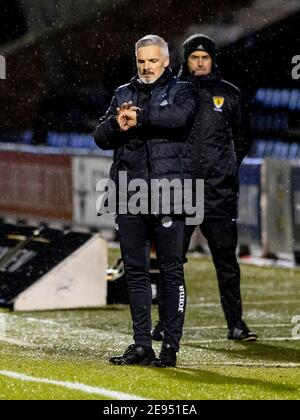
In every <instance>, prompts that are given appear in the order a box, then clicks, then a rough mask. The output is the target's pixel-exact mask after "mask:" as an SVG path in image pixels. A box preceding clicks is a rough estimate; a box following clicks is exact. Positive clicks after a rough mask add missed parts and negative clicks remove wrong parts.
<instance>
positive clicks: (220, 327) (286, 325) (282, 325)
mask: <svg viewBox="0 0 300 420" xmlns="http://www.w3.org/2000/svg"><path fill="white" fill-rule="evenodd" d="M251 327H253V328H269V327H272V328H274V327H275V328H280V327H292V324H251ZM184 329H185V330H221V329H227V327H226V326H225V325H208V326H204V327H184Z"/></svg>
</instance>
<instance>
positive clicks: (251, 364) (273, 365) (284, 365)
mask: <svg viewBox="0 0 300 420" xmlns="http://www.w3.org/2000/svg"><path fill="white" fill-rule="evenodd" d="M201 366H210V367H212V364H211V363H207V362H204V363H199V364H194V365H193V364H186V365H180V366H177V368H176V369H175V370H178V371H179V372H180V371H182V369H187V368H195V367H197V368H198V367H201ZM217 366H236V367H258V368H259V367H260V368H298V367H300V363H288V362H287V363H276V362H274V363H270V362H267V363H265V362H264V363H261V362H249V363H248V362H246V363H242V362H223V363H222V362H220V363H215V364H214V365H213V367H217ZM185 373H187V374H190V375H197V372H195V373H194V372H185Z"/></svg>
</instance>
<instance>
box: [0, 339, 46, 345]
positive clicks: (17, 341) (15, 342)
mask: <svg viewBox="0 0 300 420" xmlns="http://www.w3.org/2000/svg"><path fill="white" fill-rule="evenodd" d="M0 341H3V342H5V343H8V344H15V345H16V346H21V347H32V348H36V347H42V346H37V345H36V344H33V343H27V342H25V341H21V340H16V339H15V338H7V337H0Z"/></svg>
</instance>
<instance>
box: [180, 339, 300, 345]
mask: <svg viewBox="0 0 300 420" xmlns="http://www.w3.org/2000/svg"><path fill="white" fill-rule="evenodd" d="M264 341H300V340H299V339H297V338H293V337H269V338H261V339H260V338H259V339H258V340H257V341H256V342H257V343H263V342H264ZM225 342H226V343H230V342H231V343H233V342H234V343H240V344H245V343H252V344H253V343H255V341H238V340H228V339H226V338H218V339H216V340H193V341H183V343H182V345H184V346H189V345H193V344H213V343H225Z"/></svg>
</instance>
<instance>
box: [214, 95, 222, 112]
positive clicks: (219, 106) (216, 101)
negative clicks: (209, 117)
mask: <svg viewBox="0 0 300 420" xmlns="http://www.w3.org/2000/svg"><path fill="white" fill-rule="evenodd" d="M213 100H214V105H215V111H218V112H223V105H224V103H225V98H223V97H222V96H214V97H213Z"/></svg>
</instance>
